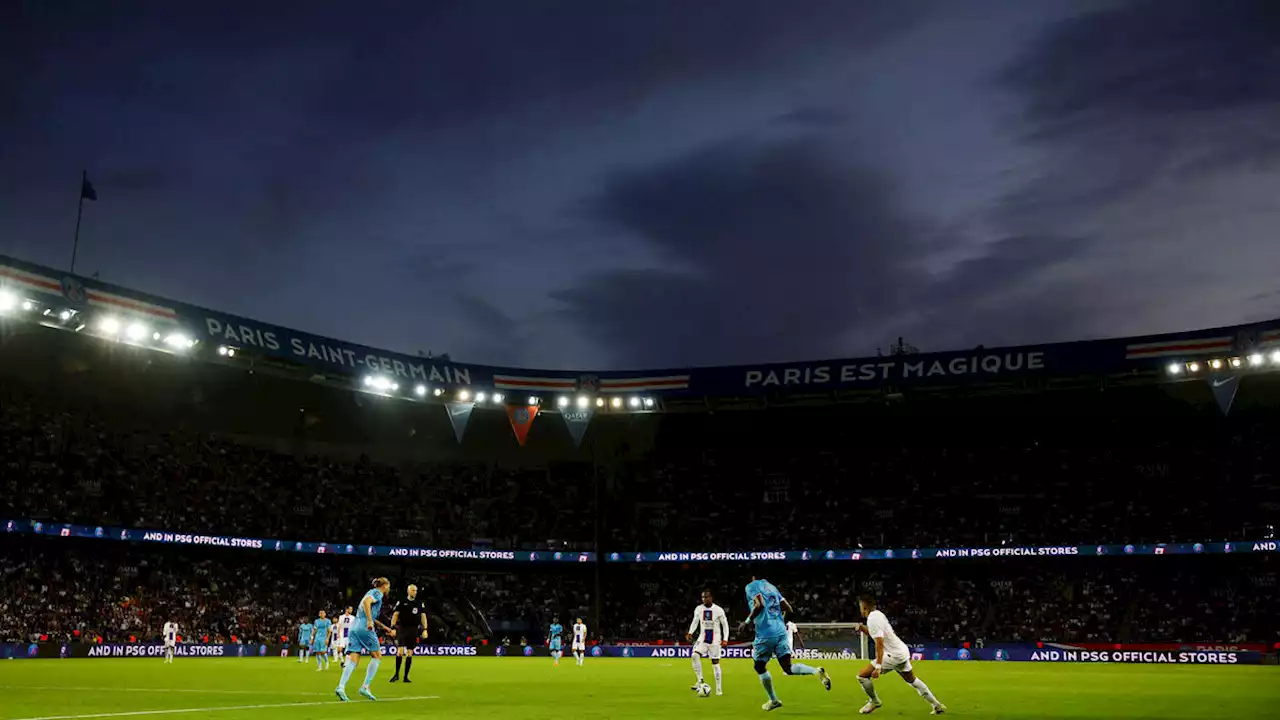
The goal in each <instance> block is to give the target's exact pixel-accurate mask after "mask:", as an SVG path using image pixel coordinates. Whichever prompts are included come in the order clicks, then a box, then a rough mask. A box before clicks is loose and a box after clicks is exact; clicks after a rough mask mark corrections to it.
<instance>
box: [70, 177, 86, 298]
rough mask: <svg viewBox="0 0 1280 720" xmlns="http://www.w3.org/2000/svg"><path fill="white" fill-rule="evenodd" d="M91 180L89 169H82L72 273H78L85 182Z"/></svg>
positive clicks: (72, 246) (72, 248) (73, 244)
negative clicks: (77, 262) (77, 254)
mask: <svg viewBox="0 0 1280 720" xmlns="http://www.w3.org/2000/svg"><path fill="white" fill-rule="evenodd" d="M88 181H89V171H88V170H81V171H80V204H79V205H77V206H76V236H75V239H74V240H72V241H71V274H72V275H75V274H76V250H78V249H79V248H80V216H81V215H83V214H84V184H85V183H86V182H88Z"/></svg>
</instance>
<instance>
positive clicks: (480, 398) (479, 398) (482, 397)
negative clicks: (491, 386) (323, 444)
mask: <svg viewBox="0 0 1280 720" xmlns="http://www.w3.org/2000/svg"><path fill="white" fill-rule="evenodd" d="M484 401H485V394H484V393H483V392H478V393H476V402H478V403H482V402H484Z"/></svg>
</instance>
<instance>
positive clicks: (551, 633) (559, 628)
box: [547, 618, 564, 665]
mask: <svg viewBox="0 0 1280 720" xmlns="http://www.w3.org/2000/svg"><path fill="white" fill-rule="evenodd" d="M563 636H564V626H563V625H561V624H560V618H555V619H553V620H552V621H551V627H550V628H548V633H547V647H548V648H550V649H551V657H552V658H554V659H555V661H556V665H559V664H560V656H561V655H563V654H564V653H563V652H561V650H560V646H561V644H562V643H563Z"/></svg>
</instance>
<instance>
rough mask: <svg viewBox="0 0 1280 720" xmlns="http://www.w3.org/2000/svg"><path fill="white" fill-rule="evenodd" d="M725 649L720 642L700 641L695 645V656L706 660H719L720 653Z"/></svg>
mask: <svg viewBox="0 0 1280 720" xmlns="http://www.w3.org/2000/svg"><path fill="white" fill-rule="evenodd" d="M723 649H724V648H721V647H720V643H718V642H713V643H706V642H703V641H701V640H699V641H698V642H696V643H694V645H693V654H694V655H701V656H702V657H704V658H710V659H712V660H719V659H720V653H721V651H723Z"/></svg>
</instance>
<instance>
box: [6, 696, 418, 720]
mask: <svg viewBox="0 0 1280 720" xmlns="http://www.w3.org/2000/svg"><path fill="white" fill-rule="evenodd" d="M439 699H440V696H439V695H416V696H414V697H397V698H385V699H383V700H379V701H378V702H380V703H388V702H408V701H410V700H439ZM346 704H348V703H342V702H338V701H337V700H336V699H335V700H326V701H324V702H300V703H268V704H264V705H232V706H230V707H203V708H172V709H169V710H133V711H130V712H113V713H91V714H88V715H42V716H40V717H29V718H15V719H14V720H86V719H87V718H116V717H138V716H141V715H179V714H182V713H206V712H226V711H228V710H267V709H276V708H290V707H314V706H317V705H335V706H337V705H346Z"/></svg>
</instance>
